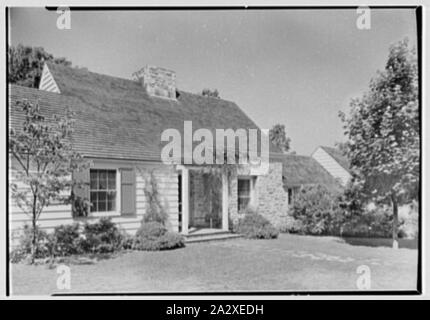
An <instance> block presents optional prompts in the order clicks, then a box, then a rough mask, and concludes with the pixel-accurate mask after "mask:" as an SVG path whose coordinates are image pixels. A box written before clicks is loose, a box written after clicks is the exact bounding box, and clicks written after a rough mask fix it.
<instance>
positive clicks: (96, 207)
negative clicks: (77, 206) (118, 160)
mask: <svg viewBox="0 0 430 320" xmlns="http://www.w3.org/2000/svg"><path fill="white" fill-rule="evenodd" d="M116 195H117V192H116V170H90V201H91V212H108V211H115V210H116Z"/></svg>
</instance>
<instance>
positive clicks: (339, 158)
mask: <svg viewBox="0 0 430 320" xmlns="http://www.w3.org/2000/svg"><path fill="white" fill-rule="evenodd" d="M321 149H323V150H324V151H325V152H327V153H328V154H329V155H330V156H331V157H332V158H333V159H334V160H336V162H337V163H339V164H340V165H341V166H342V168H344V169H345V170H346V171H348V172H349V161H348V159H347V158H346V157H345V156H344V155H343V154H342V152H341V151H340V150H339V149H336V148H332V147H325V146H321Z"/></svg>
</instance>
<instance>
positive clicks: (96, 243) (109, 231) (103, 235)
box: [81, 217, 123, 253]
mask: <svg viewBox="0 0 430 320" xmlns="http://www.w3.org/2000/svg"><path fill="white" fill-rule="evenodd" d="M82 234H83V237H84V239H83V240H82V242H81V247H82V250H83V251H84V252H88V253H110V252H114V251H117V250H120V249H122V248H121V245H122V243H123V238H122V234H121V232H120V231H119V229H118V227H117V226H116V225H115V223H113V222H112V221H111V219H110V218H106V217H104V218H100V220H99V221H98V222H96V223H86V224H85V225H84V230H83V233H82Z"/></svg>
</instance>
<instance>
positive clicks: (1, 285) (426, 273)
mask: <svg viewBox="0 0 430 320" xmlns="http://www.w3.org/2000/svg"><path fill="white" fill-rule="evenodd" d="M67 4H68V5H70V6H77V5H79V6H89V5H91V6H97V5H100V3H99V2H96V1H94V0H92V1H74V0H69V1H67ZM415 4H416V5H422V6H423V20H422V34H421V36H422V56H421V57H422V60H421V62H422V66H423V67H422V71H421V76H422V92H423V93H422V101H421V102H422V104H421V105H422V122H423V123H422V126H423V134H422V138H423V142H422V148H423V150H422V166H423V167H422V170H423V175H422V177H423V184H422V186H423V190H422V204H421V205H422V208H421V212H422V225H421V226H422V231H423V232H422V233H423V234H422V242H421V243H422V246H423V247H422V255H421V258H422V269H421V270H422V273H423V274H422V285H423V288H422V289H423V295H421V296H402V295H396V296H383V295H376V296H372V295H358V296H341V295H333V296H330V298H331V299H347V300H350V299H387V298H388V299H392V300H398V299H408V300H409V299H430V294H429V290H428V288H430V281H429V280H430V268H428V260H427V259H428V256H429V247H425V244H426V243H429V240H430V239H429V238H428V234H427V232H426V230H430V219H426V217H425V213H426V212H427V207H428V200H427V199H426V197H425V195H428V192H427V191H428V181H429V178H430V177H429V171H428V170H427V169H426V167H425V164H427V159H429V158H430V154H429V152H430V151H429V150H430V149H429V148H428V147H426V144H427V141H428V140H429V129H428V127H427V125H426V123H428V121H429V113H428V112H427V110H426V106H427V103H426V95H425V93H426V92H428V91H429V86H428V84H427V81H426V72H425V71H429V70H428V68H427V64H426V61H427V57H428V52H430V51H429V42H427V41H426V40H427V39H426V35H427V23H426V17H427V15H428V14H429V4H430V0H420V1H415V2H414V3H411V2H407V1H405V0H403V1H400V0H391V1H381V0H380V1H362V0H358V1H349V0H348V1H341V0H335V1H331V2H330V3H329V4H328V3H321V2H318V1H315V0H314V1H306V2H303V1H276V0H272V1H270V3H264V2H262V1H255V0H254V1H253V0H248V1H237V0H230V1H196V0H194V1H192V0H188V1H183V2H181V4H180V5H181V6H245V5H248V6H257V5H258V6H269V5H270V6H272V5H273V6H294V5H296V6H333V5H338V6H348V5H350V6H359V5H363V6H366V5H373V6H378V5H407V6H411V5H415ZM58 5H59V3H58V1H44V2H42V1H37V0H17V1H11V0H6V1H4V2H3V3H2V9H3V11H2V12H3V13H4V12H5V7H6V6H58ZM103 5H104V6H114V5H117V6H119V5H121V6H126V5H133V6H178V3H177V2H176V1H174V0H169V1H162V2H161V3H160V1H156V0H150V1H144V2H143V1H137V0H135V1H130V0H126V1H122V2H119V1H112V0H105V1H104V2H103ZM0 21H1V26H2V28H5V23H6V21H5V15H4V14H1V15H0ZM2 31H3V32H1V33H0V41H1V42H2V43H6V39H5V35H6V33H5V32H4V31H5V30H4V29H2ZM3 57H4V56H3ZM3 61H4V60H3ZM0 71H1V73H2V77H1V80H0V81H1V84H2V90H1V93H0V99H1V101H5V100H6V97H5V85H6V84H5V78H6V77H5V73H6V70H5V63H1V64H0ZM3 106H4V105H3ZM6 121H7V119H6V106H4V107H3V108H1V133H0V134H1V136H2V139H1V142H0V148H1V150H3V152H5V151H6ZM0 166H1V171H0V172H1V173H0V174H1V176H0V177H1V181H4V182H5V181H6V175H7V170H6V152H5V153H4V155H3V157H1V160H0ZM6 187H7V186H6V185H5V183H2V184H1V185H0V202H1V203H2V206H1V209H2V210H1V211H2V212H4V213H6V212H7V208H6ZM5 223H6V214H3V215H2V219H0V229H1V230H2V231H3V230H6V226H5ZM0 234H1V237H0V265H1V267H0V296H1V297H2V298H5V279H6V270H5V268H4V267H3V266H5V265H6V262H5V257H6V256H5V255H6V246H5V243H4V242H5V240H6V236H7V235H5V234H4V233H3V232H0ZM27 298H30V299H59V300H61V299H66V300H72V299H80V298H79V297H47V296H31V297H24V296H20V297H8V299H27ZM99 298H100V297H89V296H88V297H85V299H89V300H91V299H99ZM191 298H192V299H201V300H220V299H237V300H250V299H258V300H268V299H272V300H273V299H274V300H284V299H288V300H297V299H311V300H319V299H326V298H327V296H315V295H314V296H288V295H287V296H270V295H264V296H229V295H226V296H192V297H191ZM103 299H106V300H111V299H148V300H152V299H155V300H158V299H173V300H186V299H189V298H188V297H186V296H168V295H166V296H162V297H160V296H142V297H134V296H128V297H121V296H114V297H109V296H104V297H103Z"/></svg>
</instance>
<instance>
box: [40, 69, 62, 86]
mask: <svg viewBox="0 0 430 320" xmlns="http://www.w3.org/2000/svg"><path fill="white" fill-rule="evenodd" d="M39 90H43V91H48V92H54V93H61V92H60V89H59V88H58V85H57V83H56V82H55V79H54V77H53V76H52V74H51V71H49V68H48V65H47V64H46V63H45V65H44V66H43V71H42V77H41V78H40V83H39Z"/></svg>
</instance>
